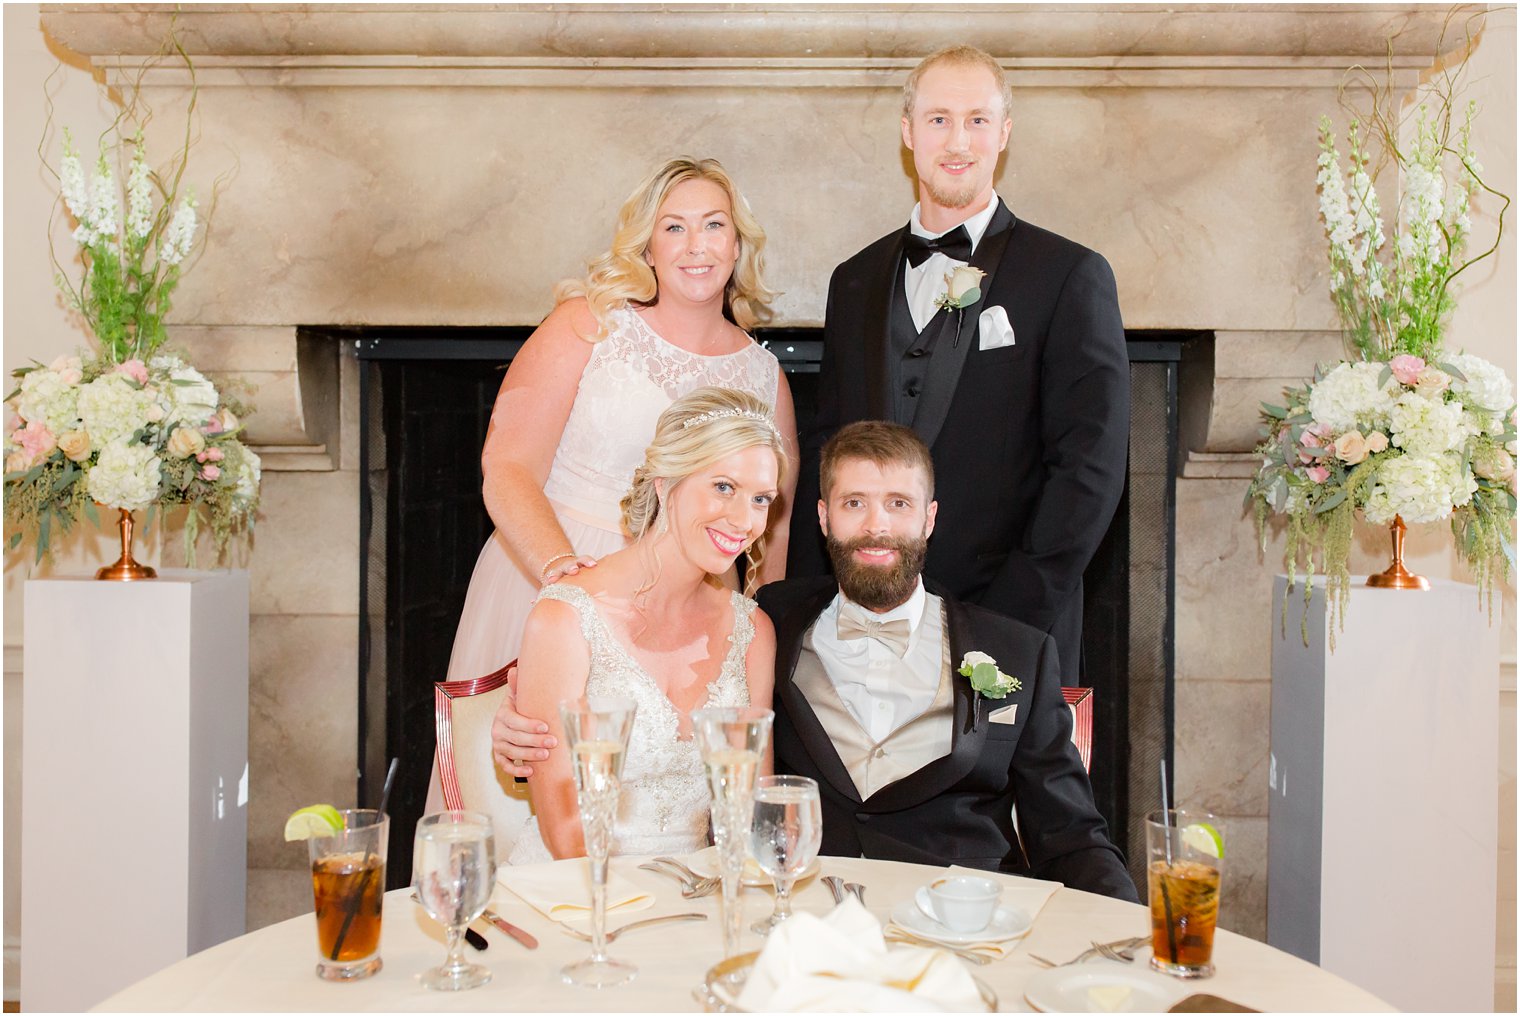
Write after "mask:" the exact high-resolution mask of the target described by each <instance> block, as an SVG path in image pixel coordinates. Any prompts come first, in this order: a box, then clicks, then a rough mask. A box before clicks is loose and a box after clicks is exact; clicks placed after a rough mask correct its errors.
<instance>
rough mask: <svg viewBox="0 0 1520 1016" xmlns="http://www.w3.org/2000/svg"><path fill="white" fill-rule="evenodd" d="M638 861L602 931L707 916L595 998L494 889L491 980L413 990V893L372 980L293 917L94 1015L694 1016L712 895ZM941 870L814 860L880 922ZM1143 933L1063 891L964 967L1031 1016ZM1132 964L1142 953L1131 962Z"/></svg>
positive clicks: (1264, 1005) (1098, 904)
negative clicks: (650, 899) (336, 974)
mask: <svg viewBox="0 0 1520 1016" xmlns="http://www.w3.org/2000/svg"><path fill="white" fill-rule="evenodd" d="M639 860H641V859H640V858H615V859H614V860H613V862H612V863H613V866H614V868H615V870H616V871H617V872H618V873H619V874H621V875H622V876H624V877H626V878H628V879H629V880H631V881H634V882H637V883H640V884H642V885H644V886H647V887H648V888H649V889H651V890H653V891H654V892H656V893H657V897H656V899H657V903H656V905H655V906H654V907H653V908H650V909H647V910H643V911H640V912H638V913H636V914H629V915H626V916H619V917H615V918H613V920H612V921H611V922H609V924H610V926H613V927H615V926H616V925H617V924H620V923H622V922H624V921H632V920H636V919H640V918H645V917H653V916H657V915H660V914H670V913H682V912H686V911H703V912H706V913H707V914H709V915H710V916H709V919H708V920H706V921H701V922H697V921H692V922H689V923H678V924H672V925H664V926H660V927H656V928H652V929H648V930H644V931H635V932H632V933H630V934H629V935H627V936H625V937H624V938H621V939H619V940H617V941H616V942H614V943H613V944H612V946H611V949H610V953H611V955H613V956H614V957H616V958H620V959H625V960H629V961H631V962H633V963H636V964H637V965H638V967H639V974H638V976H637V977H636V978H635V979H634V980H633V981H632V982H631V983H629V984H626V985H622V986H620V987H616V988H608V989H603V990H601V991H594V990H591V989H586V988H575V987H571V986H568V985H565V984H562V983H561V982H560V979H559V968H560V967H561V966H563V965H564V964H565V963H567V962H570V961H572V960H575V959H579V958H581V957H583V956H585V955H586V954H587V952H588V951H589V947H588V946H587V945H586V944H585V943H583V942H580V941H578V940H575V939H572V938H570V937H569V936H568V935H566V934H565V933H564V932H563V931H562V930H561V929H560V926H559V925H557V924H555V923H554V922H552V921H549V920H547V919H545V918H544V917H542V916H540V915H539V914H538V913H537V912H536V911H534V910H533V909H532V908H530V907H529V906H528V905H527V904H525V903H523V902H522V901H520V900H518V899H517V898H516V897H513V896H511V895H510V894H507V893H506V892H505V891H504V890H498V903H497V905H496V910H497V912H498V913H500V914H501V916H503V917H505V918H506V919H507V920H509V921H511V922H513V923H514V924H517V925H520V926H522V927H524V928H526V929H527V930H528V931H530V932H532V933H533V934H534V935H536V936H537V937H538V939H539V942H540V943H541V946H540V948H538V949H537V950H534V951H531V952H530V951H528V950H526V949H524V948H522V946H520V945H518V944H517V943H516V942H514V941H512V940H510V939H508V938H507V937H506V936H504V935H503V934H501V933H500V932H498V931H497V930H495V929H494V928H490V927H489V926H485V925H484V924H483V922H477V924H476V927H477V928H482V927H483V928H485V932H484V933H485V934H486V936H487V938H488V939H489V940H490V943H491V945H490V948H489V949H488V950H487V951H485V952H480V953H477V952H474V951H473V950H469V952H470V955H471V956H472V958H473V959H474V960H475V961H476V962H479V963H484V964H486V965H487V966H489V967H490V968H491V969H492V971H493V972H494V974H495V976H494V977H493V979H492V981H491V983H490V984H488V985H486V986H485V987H482V988H477V989H475V990H473V991H465V992H460V993H458V994H449V993H444V992H434V991H427V990H425V989H423V988H422V987H421V986H420V985H419V984H418V983H417V975H418V974H419V973H420V972H422V971H423V970H425V969H427V968H429V967H433V966H436V965H437V964H438V963H439V962H441V961H442V959H443V955H444V944H443V943H444V939H443V932H442V930H441V929H439V928H438V926H437V925H435V924H433V922H432V921H431V920H430V919H429V918H428V917H427V915H426V914H424V913H423V911H422V908H421V907H420V906H418V905H417V904H416V903H414V902H412V900H411V899H410V890H397V891H396V892H392V893H390V894H389V895H387V896H386V900H385V925H384V933H383V938H382V941H381V956H382V957H383V958H384V961H385V967H384V969H383V970H381V971H380V973H378V974H376V975H375V976H374V977H370V978H367V979H365V980H362V981H357V982H353V983H348V984H336V983H331V982H328V981H323V980H320V979H319V978H318V977H317V976H316V974H315V972H314V971H315V967H316V962H317V947H316V926H315V920H314V918H313V917H312V916H311V915H303V916H301V917H296V918H292V919H291V920H289V921H285V922H283V923H281V924H276V925H272V926H270V927H268V928H264V929H262V930H260V931H256V932H253V933H252V934H249V935H244V936H243V937H242V938H238V939H234V940H233V941H231V942H226V943H223V944H222V945H219V946H216V947H214V948H212V949H208V950H206V951H205V952H202V953H199V954H197V955H195V956H192V957H190V958H189V959H186V960H182V961H181V962H179V963H176V964H174V965H173V966H171V967H168V968H167V969H165V970H162V971H160V972H159V973H157V974H154V975H153V976H152V977H149V978H147V979H146V980H143V981H141V982H139V983H137V984H135V985H133V986H132V987H130V988H128V989H126V990H125V991H122V992H120V993H118V994H116V995H114V996H112V997H111V998H109V999H107V1000H106V1001H105V1002H103V1003H101V1005H100V1006H98V1007H97V1011H112V1012H133V1011H138V1012H140V1011H146V1010H167V1011H176V1012H184V1011H196V1010H200V1011H230V1010H253V1011H292V1010H316V1011H336V1010H352V1011H361V1012H453V1011H458V1012H479V1011H498V1012H500V1011H517V1012H571V1011H583V1010H594V1011H602V1012H659V1011H674V1012H700V1011H701V1007H700V1006H699V1005H698V1003H697V1002H696V1000H695V999H694V998H693V996H692V989H693V988H694V987H696V986H697V985H698V984H699V983H700V982H701V980H702V975H703V973H704V972H705V971H706V970H707V968H708V967H710V966H711V965H712V964H714V963H716V962H717V961H718V960H719V959H721V958H722V948H723V947H722V935H721V929H720V926H719V924H718V901H717V898H716V897H708V898H706V899H701V900H694V901H686V900H682V899H681V897H680V893H679V891H678V889H677V887H676V884H675V883H674V882H672V881H670V880H669V879H664V878H661V877H659V876H656V875H653V874H650V873H648V872H644V871H640V870H639V869H638V867H637V864H638V862H639ZM556 863H559V864H585V861H583V860H582V861H560V862H556ZM939 870H940V869H936V868H928V867H922V866H919V865H912V864H899V863H896V862H891V861H868V860H864V859H860V858H832V857H826V858H824V859H823V873H824V874H828V875H840V876H842V877H843V878H844V879H845V880H846V881H853V882H860V883H863V884H864V885H865V886H866V890H867V891H866V903H867V905H868V907H869V909H870V910H871V911H872V912H873V913H875V914H876V916H877V917H878V918H880V919H881V920H882V922H883V924H885V923H886V920H887V918H888V915H889V914H890V913H891V910H892V908H893V906H894V905H896V904H898V903H900V902H902V901H904V900H907V899H908V898H910V896H911V895H912V891H913V889H914V888H915V887H917V886H919V885H922V884H924V883H925V882H927V881H929V880H930V879H931V878H932V877H934V876H935V875H936V873H937V872H938V871H939ZM742 898H743V900H744V906H745V938H744V941H743V943H742V944H743V946H744V948H745V949H746V950H749V949H759V948H761V946H762V945H763V943H764V940H763V939H762V938H760V937H759V936H757V935H754V934H753V933H751V932H749V930H748V926H749V925H750V924H751V923H753V922H754V921H755V920H757V919H759V918H760V917H762V916H763V915H764V914H766V913H767V912H768V911H769V909H770V907H771V905H772V897H771V894H770V893H769V892H766V891H763V890H758V889H750V890H746V891H745V893H744V895H743V897H742ZM795 906H796V908H797V909H798V910H807V911H812V912H814V913H825V912H827V911H828V910H829V909H830V908H831V907H832V906H833V899H832V897H831V896H830V895H829V893H828V890H827V888H826V887H825V886H823V885H822V884H821V883H819V882H817V881H816V880H814V881H812V882H809V883H807V884H806V885H804V886H803V887H801V888H800V889H799V891H798V892H797V894H796V896H795ZM1148 928H1149V915H1148V914H1147V912H1146V910H1145V908H1143V907H1139V906H1135V905H1134V904H1130V903H1121V902H1119V901H1117V900H1111V899H1108V898H1106V897H1102V896H1093V895H1091V894H1089V893H1083V892H1077V891H1075V890H1071V889H1061V890H1060V891H1058V892H1057V893H1056V894H1055V895H1054V896H1053V897H1051V899H1050V902H1049V903H1047V904H1046V905H1045V908H1044V909H1043V910H1042V911H1041V912H1040V914H1039V916H1038V918H1037V919H1036V920H1035V923H1034V929H1033V930H1032V931H1031V932H1030V933H1029V936H1028V937H1027V938H1026V939H1025V940H1024V943H1023V945H1021V946H1020V947H1019V948H1018V949H1017V950H1015V951H1014V952H1013V953H1012V954H1011V955H1010V956H1009V957H1008V958H1007V959H1004V960H1001V961H997V962H994V963H991V964H989V965H986V966H975V967H973V968H972V972H973V974H975V976H977V977H978V978H980V979H982V980H983V981H985V982H986V983H987V984H988V985H990V986H991V987H992V989H993V990H994V991H996V992H997V995H998V999H999V1003H1000V1008H1001V1009H1002V1011H1005V1012H1024V1011H1029V1009H1030V1007H1029V1005H1028V1003H1027V1002H1026V1001H1025V1000H1024V991H1023V987H1024V984H1025V982H1026V981H1027V980H1028V979H1029V977H1030V976H1031V975H1033V974H1034V973H1036V972H1037V971H1038V970H1040V969H1041V968H1040V966H1039V965H1038V964H1036V963H1035V962H1034V961H1033V960H1031V959H1030V958H1029V955H1028V954H1029V953H1031V952H1033V953H1038V954H1039V955H1041V956H1047V957H1050V958H1052V959H1056V960H1058V961H1059V960H1064V959H1068V958H1070V957H1072V956H1074V955H1076V954H1077V953H1078V952H1080V951H1082V950H1083V949H1084V948H1086V947H1087V945H1088V944H1089V942H1090V941H1091V940H1093V939H1097V940H1099V941H1112V940H1114V939H1118V938H1124V937H1127V936H1132V935H1143V934H1145V933H1146V931H1147V929H1148ZM1143 961H1144V957H1143V956H1142V957H1141V958H1140V959H1137V960H1136V965H1137V966H1138V965H1140V964H1141V963H1143ZM1098 962H1107V961H1098ZM1214 962H1215V965H1216V966H1217V967H1218V970H1219V972H1218V974H1216V975H1215V976H1214V977H1213V978H1211V979H1210V980H1207V981H1200V982H1194V984H1196V986H1197V990H1199V991H1208V992H1211V993H1213V994H1217V995H1222V996H1224V997H1225V998H1228V999H1230V1000H1232V1001H1235V1002H1239V1003H1241V1004H1243V1005H1248V1006H1251V1007H1253V1008H1256V1009H1261V1010H1263V1011H1271V1010H1277V1011H1285V1010H1286V1011H1294V1010H1297V1011H1310V1010H1322V1011H1346V1012H1371V1011H1381V1012H1386V1011H1391V1010H1390V1007H1389V1006H1388V1005H1387V1004H1386V1003H1384V1002H1382V1001H1381V1000H1379V999H1378V998H1376V997H1374V996H1373V995H1371V994H1368V993H1367V992H1366V991H1363V990H1362V989H1361V988H1358V987H1355V986H1354V985H1352V984H1350V983H1348V982H1346V981H1343V980H1341V979H1340V978H1338V977H1335V976H1333V975H1331V974H1328V973H1326V972H1325V971H1323V970H1321V969H1320V968H1318V967H1316V966H1314V965H1312V964H1309V963H1305V962H1304V961H1303V960H1300V959H1297V958H1295V957H1292V956H1289V955H1288V954H1287V953H1283V952H1279V951H1278V950H1276V949H1272V948H1271V947H1269V946H1266V945H1263V944H1261V943H1259V942H1255V941H1252V940H1251V939H1247V938H1243V937H1241V936H1239V935H1234V934H1231V933H1230V932H1226V931H1221V932H1220V933H1219V935H1218V938H1217V939H1216V941H1215V944H1214Z"/></svg>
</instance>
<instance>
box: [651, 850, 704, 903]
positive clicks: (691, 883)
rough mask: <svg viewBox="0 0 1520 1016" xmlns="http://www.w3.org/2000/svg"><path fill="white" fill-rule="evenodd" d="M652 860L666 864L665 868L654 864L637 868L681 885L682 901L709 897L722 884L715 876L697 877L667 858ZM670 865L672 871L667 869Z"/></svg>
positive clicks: (689, 870) (688, 869)
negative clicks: (670, 879)
mask: <svg viewBox="0 0 1520 1016" xmlns="http://www.w3.org/2000/svg"><path fill="white" fill-rule="evenodd" d="M654 860H655V862H661V861H663V862H667V867H660V866H659V865H658V864H656V863H654V862H650V863H647V864H641V865H639V867H640V868H642V869H644V870H645V871H652V872H654V873H655V874H657V875H664V876H665V877H666V878H673V879H675V880H676V881H677V882H679V883H680V884H681V898H682V899H688V900H695V899H701V898H702V897H703V896H711V895H712V894H713V893H715V892H717V891H718V888H719V887H720V886H721V885H722V884H723V880H722V879H720V878H718V877H717V876H716V875H714V876H712V877H704V876H701V875H698V874H696V873H695V872H692V871H691V869H690V868H687V867H686V866H685V865H683V864H680V863H678V862H672V861H670V859H669V858H664V857H657V858H655V859H654ZM671 864H673V865H674V869H672V868H670V867H669V866H670V865H671ZM675 869H679V870H675ZM681 871H686V872H687V873H688V874H690V876H691V877H689V878H688V877H687V876H686V875H683V874H681Z"/></svg>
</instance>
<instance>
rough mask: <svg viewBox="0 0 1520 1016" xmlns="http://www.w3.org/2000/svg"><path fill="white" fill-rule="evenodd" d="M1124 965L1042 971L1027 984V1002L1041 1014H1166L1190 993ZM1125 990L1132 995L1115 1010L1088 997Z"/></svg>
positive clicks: (1081, 965) (1167, 980) (1083, 965)
mask: <svg viewBox="0 0 1520 1016" xmlns="http://www.w3.org/2000/svg"><path fill="white" fill-rule="evenodd" d="M1144 962H1145V960H1144V959H1143V958H1141V957H1139V956H1137V957H1136V958H1135V963H1136V966H1135V967H1127V966H1121V965H1120V964H1118V963H1111V962H1109V961H1107V960H1093V961H1092V962H1090V963H1078V964H1076V965H1075V966H1069V967H1053V968H1052V969H1050V970H1041V971H1040V972H1039V973H1037V974H1034V975H1033V976H1031V977H1030V978H1029V981H1028V983H1026V984H1025V985H1024V1000H1025V1001H1027V1002H1028V1003H1029V1004H1030V1005H1031V1006H1033V1007H1034V1008H1036V1009H1038V1010H1039V1011H1040V1012H1166V1011H1167V1010H1168V1009H1170V1008H1171V1007H1172V1006H1174V1005H1176V1004H1177V1003H1178V1002H1180V1001H1181V1000H1182V997H1183V996H1184V995H1186V994H1187V993H1188V989H1187V987H1185V986H1184V985H1181V984H1178V983H1177V982H1176V981H1174V980H1172V979H1171V978H1169V977H1163V976H1162V975H1161V974H1158V973H1155V972H1153V971H1151V970H1148V969H1146V968H1144V967H1139V966H1138V964H1141V963H1144ZM1109 987H1124V988H1128V989H1129V995H1128V996H1126V997H1125V998H1124V1000H1123V1001H1122V1002H1120V1003H1119V1005H1118V1006H1117V1007H1116V1008H1114V1009H1104V1008H1101V1007H1100V1006H1099V1003H1098V1002H1097V1001H1095V1000H1094V999H1093V997H1092V996H1091V995H1090V994H1088V989H1090V988H1109Z"/></svg>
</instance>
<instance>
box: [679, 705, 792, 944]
mask: <svg viewBox="0 0 1520 1016" xmlns="http://www.w3.org/2000/svg"><path fill="white" fill-rule="evenodd" d="M775 716H776V714H775V713H773V712H771V711H770V710H769V709H757V708H754V707H752V706H745V707H719V708H712V709H698V710H696V711H695V712H693V713H692V714H691V725H692V729H693V730H694V731H695V733H696V737H697V745H698V747H699V748H700V749H701V751H702V762H703V764H704V765H705V766H706V767H707V783H708V788H709V789H710V790H711V791H712V828H713V842H714V843H716V844H717V847H718V872H719V874H721V875H722V877H723V955H724V957H725V958H727V957H732V956H737V955H738V953H739V932H740V923H741V922H742V920H743V913H742V912H741V911H740V908H739V885H740V878H741V876H742V875H743V873H744V853H745V849H744V848H745V845H746V843H747V841H748V840H749V829H750V818H751V813H752V809H753V805H754V793H755V777H756V776H758V775H759V773H760V761H761V760H762V759H763V758H765V748H766V745H767V744H768V743H769V742H770V737H771V721H772V720H774V719H775Z"/></svg>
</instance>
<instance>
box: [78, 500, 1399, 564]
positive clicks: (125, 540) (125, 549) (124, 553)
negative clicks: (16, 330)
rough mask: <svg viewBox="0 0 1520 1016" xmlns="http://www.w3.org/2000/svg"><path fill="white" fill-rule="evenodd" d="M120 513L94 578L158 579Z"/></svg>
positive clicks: (126, 518) (126, 517)
mask: <svg viewBox="0 0 1520 1016" xmlns="http://www.w3.org/2000/svg"><path fill="white" fill-rule="evenodd" d="M120 511H121V520H120V521H119V522H117V524H116V525H117V527H118V528H119V529H120V530H121V557H119V558H117V559H116V563H115V564H108V565H106V566H105V567H104V568H102V569H100V570H99V571H97V572H96V573H95V577H96V578H97V579H103V580H105V581H107V582H136V581H138V580H140V579H156V578H158V572H156V571H154V570H153V569H152V568H149V567H148V566H147V565H145V564H138V563H137V562H136V561H134V560H133V559H132V513H131V512H129V511H127V510H126V509H125V508H122V509H120ZM1422 581H1423V580H1422Z"/></svg>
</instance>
